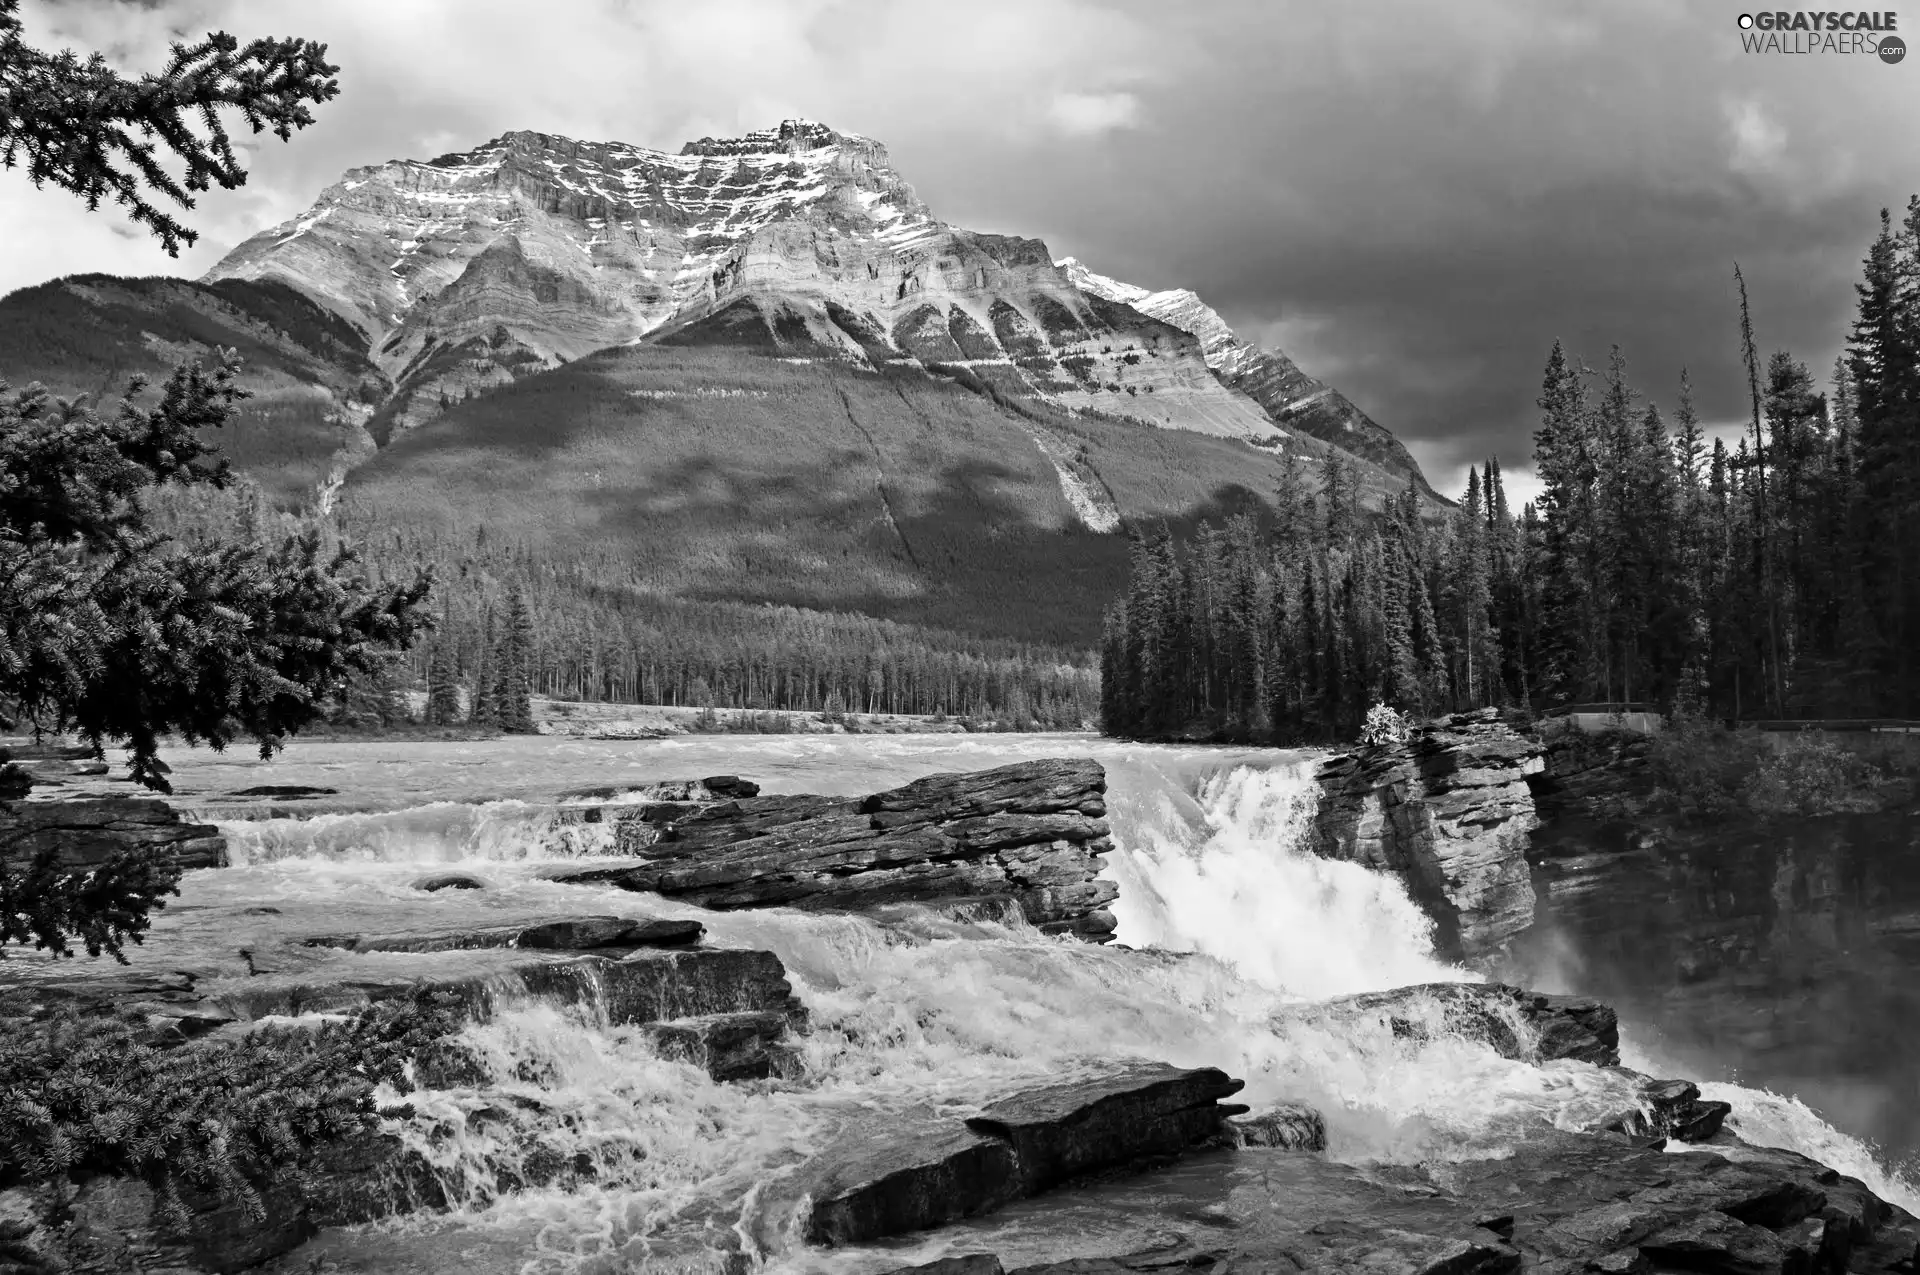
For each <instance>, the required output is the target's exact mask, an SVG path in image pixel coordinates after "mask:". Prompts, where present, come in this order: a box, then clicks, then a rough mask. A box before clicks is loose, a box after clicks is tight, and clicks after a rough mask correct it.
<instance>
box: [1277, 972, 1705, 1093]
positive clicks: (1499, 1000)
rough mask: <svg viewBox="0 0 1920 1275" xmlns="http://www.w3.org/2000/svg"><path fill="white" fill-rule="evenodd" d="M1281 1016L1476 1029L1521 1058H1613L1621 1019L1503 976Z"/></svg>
mask: <svg viewBox="0 0 1920 1275" xmlns="http://www.w3.org/2000/svg"><path fill="white" fill-rule="evenodd" d="M1284 1017H1286V1018H1288V1019H1290V1020H1301V1021H1346V1022H1353V1021H1355V1020H1359V1019H1363V1018H1371V1019H1374V1020H1376V1021H1384V1022H1386V1023H1387V1024H1388V1025H1389V1027H1390V1028H1391V1029H1392V1031H1393V1033H1394V1034H1395V1035H1396V1036H1407V1037H1413V1038H1422V1037H1425V1036H1427V1035H1430V1034H1432V1033H1435V1032H1447V1033H1451V1034H1457V1035H1464V1036H1470V1037H1477V1038H1478V1039H1480V1040H1483V1041H1485V1042H1486V1043H1487V1044H1488V1045H1490V1046H1492V1047H1493V1049H1494V1050H1496V1051H1497V1052H1499V1053H1500V1054H1501V1055H1502V1056H1503V1057H1507V1058H1512V1059H1515V1060H1517V1061H1521V1062H1549V1061H1552V1060H1554V1059H1560V1058H1567V1059H1573V1060H1575V1061H1578V1062H1588V1063H1593V1064H1595V1065H1597V1066H1617V1065H1619V1062H1620V1024H1619V1019H1618V1017H1617V1016H1616V1015H1615V1014H1614V1012H1613V1009H1612V1008H1611V1007H1610V1006H1607V1005H1604V1004H1602V1003H1600V1002H1599V1001H1596V1000H1592V999H1590V998H1588V997H1584V996H1549V995H1547V994H1546V993H1544V992H1530V991H1526V990H1524V989H1522V988H1518V987H1509V986H1508V985H1506V984H1504V983H1420V984H1416V985H1414V986H1412V987H1400V988H1395V989H1393V990H1392V991H1385V992H1364V993H1361V994H1360V995H1357V996H1342V997H1337V998H1335V999H1333V1000H1329V1001H1323V1002H1320V1003H1319V1004H1315V1005H1305V1006H1300V1007H1298V1008H1297V1009H1291V1010H1288V1011H1286V1013H1285V1015H1284ZM1696 1092H1697V1091H1696Z"/></svg>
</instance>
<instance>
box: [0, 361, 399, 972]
mask: <svg viewBox="0 0 1920 1275" xmlns="http://www.w3.org/2000/svg"><path fill="white" fill-rule="evenodd" d="M236 368H237V363H236V362H235V360H234V359H233V358H232V357H231V356H224V355H223V356H222V358H221V361H220V363H219V364H218V366H217V367H216V368H215V369H214V370H213V371H212V372H211V373H209V372H206V371H203V370H202V369H201V368H200V367H199V366H198V365H197V364H188V365H186V366H184V367H181V368H179V369H178V370H176V371H175V372H174V374H173V376H172V377H171V378H170V379H169V381H168V383H167V385H166V387H165V391H164V392H163V393H162V395H161V397H160V402H159V403H158V405H156V406H155V407H154V408H152V409H150V410H142V409H140V408H137V407H135V406H133V405H132V404H131V403H130V402H128V403H123V404H122V405H121V408H120V411H119V413H118V415H117V416H114V417H112V418H102V417H101V416H99V415H97V414H96V413H94V412H93V411H92V410H91V409H90V408H88V407H87V406H86V405H85V404H83V403H71V402H66V401H63V400H55V399H52V398H50V397H49V396H48V395H47V394H46V392H45V391H44V390H41V389H39V388H37V387H36V388H31V389H28V390H24V391H19V392H10V391H9V390H8V389H7V387H6V386H5V384H4V383H0V725H4V726H6V727H9V728H11V727H15V726H18V725H20V724H22V723H25V724H28V725H31V726H32V728H33V729H35V730H36V731H56V732H73V733H76V734H78V735H80V736H81V737H83V738H84V739H86V741H87V742H88V743H89V744H91V745H92V746H93V749H94V752H95V755H96V756H104V755H105V745H106V744H107V743H108V742H109V741H112V742H115V743H121V742H124V744H125V745H126V747H127V750H128V753H129V762H130V771H131V775H132V778H134V779H135V780H137V781H139V782H140V783H142V784H144V785H146V786H147V787H149V788H154V789H158V790H160V791H162V792H166V791H170V787H169V785H168V783H167V780H166V774H167V766H166V763H164V762H163V761H161V760H160V757H159V749H160V741H161V738H162V737H163V736H167V735H174V736H178V737H179V738H181V739H183V740H184V741H186V742H187V743H189V744H199V743H205V744H207V745H209V746H211V747H213V748H215V749H222V748H225V747H226V746H227V745H228V744H229V743H231V742H233V741H234V740H235V739H237V738H239V737H241V736H243V735H244V736H250V737H251V738H253V739H254V740H256V741H257V742H258V743H259V746H260V753H261V756H262V757H263V758H264V757H270V756H272V754H273V752H274V751H275V750H276V749H278V748H279V747H280V746H281V745H282V744H283V743H284V741H285V738H286V736H287V735H289V734H292V733H293V732H295V731H297V730H299V729H300V727H302V726H304V725H306V724H308V723H310V722H312V721H313V720H314V719H315V718H317V717H319V716H320V715H321V714H322V713H323V712H324V711H325V709H326V707H327V705H328V703H329V701H330V699H331V698H332V697H333V696H335V695H337V694H338V693H339V691H340V690H341V688H342V686H343V685H344V684H345V682H346V680H347V679H348V678H349V677H350V676H351V675H353V674H355V673H369V672H372V671H373V670H375V669H377V668H379V667H380V666H381V665H382V663H383V661H384V660H385V659H387V658H388V656H389V653H390V652H392V651H393V650H396V649H404V648H406V647H408V646H410V645H411V644H412V642H413V641H414V638H415V636H416V635H417V634H418V633H419V632H420V631H421V630H423V629H424V628H426V627H428V626H429V625H430V624H431V618H430V616H429V615H428V613H427V611H426V606H425V604H426V598H427V594H428V591H429V589H430V587H431V576H430V574H429V573H427V572H424V571H422V572H421V573H419V574H418V575H417V576H416V577H415V578H414V579H413V580H412V581H411V582H410V583H407V584H403V585H393V584H377V583H375V582H373V581H372V580H371V579H370V578H369V576H368V574H367V572H366V570H365V569H364V567H363V565H362V563H361V561H360V558H359V556H358V555H357V554H356V553H355V551H354V550H352V549H351V548H348V547H347V546H345V545H339V546H337V547H335V548H334V549H333V550H332V551H331V552H329V551H328V550H326V549H325V548H324V547H323V546H322V544H321V539H320V536H319V534H318V533H308V534H306V535H302V536H293V537H289V538H288V539H287V540H285V541H284V542H283V543H282V544H281V545H280V546H279V547H277V548H269V547H267V546H265V545H261V544H259V543H257V542H240V543H223V542H220V541H216V540H213V539H210V538H205V537H197V538H195V539H194V540H192V541H189V542H180V541H176V540H172V539H170V538H168V537H166V536H162V535H159V534H157V533H155V532H153V531H151V530H150V529H149V527H148V521H147V512H146V506H145V504H144V499H143V498H144V497H146V496H147V495H148V493H150V492H151V491H152V490H154V489H156V488H158V487H160V486H161V485H163V484H168V483H173V484H181V485H186V486H209V487H221V486H224V485H225V484H226V483H227V481H228V470H227V467H226V465H225V463H224V462H217V461H215V460H213V459H212V456H213V452H212V448H211V447H210V446H208V445H207V444H205V443H204V442H203V441H202V439H201V437H200V432H201V431H202V430H203V429H206V428H209V427H213V426H218V425H219V424H220V423H221V422H223V421H224V420H225V419H226V418H227V415H228V413H229V412H230V411H231V410H232V407H233V404H234V403H235V402H237V401H239V400H240V399H242V398H244V397H245V391H243V390H241V389H240V388H239V386H238V385H237V384H235V381H234V374H235V370H236ZM135 388H136V390H137V388H138V386H137V385H136V387H135ZM177 878H178V871H177V870H176V869H174V868H172V867H171V866H170V865H167V864H163V863H157V862H152V861H149V860H148V859H146V858H145V857H144V856H140V855H133V856H130V857H128V856H123V857H122V858H119V859H116V860H115V861H113V862H112V863H109V864H107V865H104V866H102V867H101V868H98V869H96V870H94V871H93V872H91V873H88V874H85V875H84V876H69V875H66V874H62V873H60V872H58V871H56V870H55V869H54V867H53V866H52V861H51V860H44V861H43V860H35V861H33V862H31V863H28V864H26V865H24V866H22V865H16V866H14V867H11V868H10V867H8V866H6V865H5V864H4V863H0V942H6V941H15V940H17V941H28V940H31V941H32V942H34V943H35V945H36V946H39V947H44V948H49V949H51V950H52V951H54V952H55V953H57V954H61V955H65V954H68V952H69V947H68V941H67V940H68V937H69V936H77V937H79V938H80V939H81V940H82V941H83V942H84V943H85V945H86V947H87V950H88V952H89V953H90V954H92V955H96V956H97V955H99V954H100V953H101V952H103V951H105V952H109V953H112V954H113V955H114V956H115V957H120V956H121V951H120V943H121V941H122V940H123V939H131V940H133V941H134V942H136V943H137V942H139V941H140V936H141V933H142V932H143V931H144V930H145V928H146V924H147V921H146V917H147V912H148V911H149V909H151V908H152V907H154V906H157V905H158V903H159V899H160V896H161V895H162V894H166V893H173V892H174V883H175V881H176V880H177Z"/></svg>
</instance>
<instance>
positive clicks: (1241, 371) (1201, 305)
mask: <svg viewBox="0 0 1920 1275" xmlns="http://www.w3.org/2000/svg"><path fill="white" fill-rule="evenodd" d="M1055 264H1056V265H1057V266H1058V267H1059V268H1060V270H1061V271H1062V272H1063V273H1064V274H1065V275H1066V276H1067V278H1069V279H1071V280H1072V281H1073V283H1074V284H1075V286H1077V287H1078V288H1080V290H1081V291H1083V292H1089V293H1092V294H1093V295H1095V296H1100V297H1105V298H1106V299H1107V300H1109V301H1114V302H1117V303H1119V304H1121V305H1126V306H1130V307H1132V308H1133V309H1135V310H1138V311H1139V312H1140V313H1142V314H1145V315H1148V316H1150V317H1152V318H1155V319H1159V320H1160V321H1161V322H1163V323H1168V324H1171V325H1172V326H1174V327H1176V328H1179V329H1180V330H1181V331H1182V332H1186V333H1190V334H1191V335H1192V336H1193V337H1194V338H1195V339H1197V340H1198V341H1199V342H1200V348H1201V351H1202V354H1203V356H1204V357H1205V359H1206V361H1207V366H1208V367H1210V368H1212V369H1213V371H1214V375H1216V376H1218V377H1219V378H1220V381H1221V383H1222V384H1223V385H1225V386H1226V387H1227V388H1229V389H1231V390H1234V391H1237V392H1238V393H1241V394H1245V395H1246V396H1247V397H1248V398H1250V399H1252V400H1253V401H1254V402H1256V403H1258V404H1259V405H1260V406H1261V407H1262V408H1264V409H1265V410H1266V413H1267V415H1268V417H1269V418H1271V419H1272V420H1273V422H1274V423H1275V424H1276V425H1279V426H1281V427H1283V428H1285V429H1287V430H1289V431H1292V432H1294V433H1300V434H1306V435H1308V436H1309V437H1312V438H1317V439H1319V440H1320V441H1321V442H1323V443H1327V444H1329V445H1331V446H1333V447H1337V448H1339V449H1340V450H1341V451H1344V452H1347V453H1349V454H1351V455H1354V456H1360V457H1363V458H1365V459H1367V460H1370V461H1372V462H1373V463H1374V464H1376V465H1379V466H1380V467H1381V468H1382V469H1385V470H1388V471H1389V472H1391V473H1395V474H1398V475H1400V476H1401V477H1402V478H1408V479H1411V480H1413V481H1414V482H1416V483H1418V484H1419V486H1420V489H1421V490H1422V491H1425V492H1427V493H1428V494H1432V493H1433V489H1432V488H1431V487H1429V486H1428V485H1427V478H1426V475H1425V474H1423V473H1421V472H1420V465H1419V463H1418V462H1417V461H1415V460H1414V459H1413V455H1412V453H1410V452H1408V451H1407V448H1406V445H1405V444H1403V443H1402V442H1401V441H1400V440H1399V439H1397V438H1395V437H1394V436H1393V434H1392V433H1391V432H1390V431H1388V430H1387V429H1386V427H1385V426H1382V425H1380V424H1378V423H1377V422H1375V421H1374V420H1373V419H1372V418H1371V417H1369V416H1368V415H1367V414H1366V413H1365V412H1363V411H1361V410H1360V409H1359V408H1358V407H1355V406H1354V405H1353V403H1352V401H1351V400H1349V399H1348V398H1347V396H1346V395H1344V394H1342V393H1341V392H1340V391H1339V390H1336V389H1334V388H1333V387H1332V386H1331V385H1327V384H1325V383H1324V382H1321V381H1317V380H1315V379H1314V378H1313V377H1311V376H1308V375H1307V374H1306V373H1305V372H1303V371H1301V370H1300V368H1299V365H1298V364H1296V363H1295V362H1294V361H1293V360H1292V359H1290V358H1288V357H1287V356H1286V355H1285V354H1282V353H1281V352H1280V351H1278V350H1268V349H1262V348H1261V347H1259V346H1256V345H1253V344H1252V343H1250V342H1247V341H1243V340H1241V339H1240V337H1239V335H1238V334H1237V333H1235V332H1234V330H1233V329H1232V328H1231V327H1229V326H1228V325H1227V321H1226V320H1225V319H1223V318H1221V317H1220V315H1219V313H1218V312H1217V311H1216V310H1214V309H1213V307H1211V306H1209V305H1208V304H1207V303H1206V302H1204V301H1202V300H1201V299H1200V298H1199V296H1198V295H1196V294H1195V293H1193V292H1192V291H1190V290H1189V289H1186V288H1169V289H1167V290H1165V291H1161V292H1153V291H1150V290H1149V289H1146V288H1142V287H1139V286H1137V285H1135V284H1131V283H1122V282H1121V281H1119V280H1118V279H1110V278H1108V277H1107V276H1106V275H1102V274H1095V273H1094V272H1093V271H1092V270H1089V269H1088V268H1087V267H1086V266H1084V265H1082V264H1081V263H1080V262H1079V261H1077V260H1075V259H1074V258H1072V257H1067V258H1065V259H1063V260H1061V261H1058V262H1056V263H1055Z"/></svg>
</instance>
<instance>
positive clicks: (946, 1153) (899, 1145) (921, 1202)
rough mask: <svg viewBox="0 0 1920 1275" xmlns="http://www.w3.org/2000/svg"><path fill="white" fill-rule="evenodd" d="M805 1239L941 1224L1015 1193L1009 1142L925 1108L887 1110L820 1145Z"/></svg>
mask: <svg viewBox="0 0 1920 1275" xmlns="http://www.w3.org/2000/svg"><path fill="white" fill-rule="evenodd" d="M821 1160H822V1161H823V1163H824V1171H823V1172H822V1173H820V1174H819V1176H818V1177H817V1178H815V1179H814V1181H813V1186H812V1190H811V1192H810V1194H811V1195H812V1197H813V1207H812V1210H811V1211H810V1213H809V1214H808V1218H807V1239H808V1240H809V1241H810V1242H812V1243H814V1244H855V1243H859V1242H861V1241H864V1240H871V1239H879V1238H881V1237H883V1236H888V1235H902V1234H905V1233H906V1232H909V1231H917V1230H922V1229H924V1228H926V1227H930V1226H938V1225H940V1224H941V1223H943V1222H951V1221H955V1220H957V1219H959V1218H963V1217H969V1216H971V1215H973V1214H975V1213H980V1212H984V1211H986V1210H988V1209H991V1208H997V1207H998V1206H999V1205H1001V1204H1004V1203H1006V1202H1007V1201H1008V1200H1010V1199H1013V1198H1014V1195H1013V1192H1012V1190H1011V1186H1012V1184H1013V1182H1014V1181H1015V1180H1016V1176H1015V1175H1016V1174H1017V1172H1018V1166H1017V1165H1016V1163H1015V1161H1014V1158H1013V1148H1012V1146H1010V1145H1009V1144H1008V1143H1006V1142H1005V1141H1003V1140H1002V1139H999V1138H996V1137H993V1136H992V1135H991V1134H986V1133H981V1132H978V1131H977V1130H974V1129H970V1128H968V1127H967V1126H966V1125H965V1124H962V1123H961V1122H959V1121H957V1120H948V1119H944V1118H941V1117H938V1116H935V1115H932V1114H931V1113H929V1112H920V1113H917V1114H915V1115H911V1116H907V1117H904V1118H903V1117H897V1116H889V1117H886V1118H885V1119H884V1120H877V1121H876V1122H875V1127H874V1128H872V1129H869V1130H860V1131H856V1132H854V1133H852V1134H850V1135H848V1136H845V1137H842V1138H841V1139H840V1140H839V1141H838V1142H836V1143H835V1144H834V1145H833V1146H832V1147H830V1148H828V1150H827V1151H826V1152H825V1153H823V1155H822V1156H821Z"/></svg>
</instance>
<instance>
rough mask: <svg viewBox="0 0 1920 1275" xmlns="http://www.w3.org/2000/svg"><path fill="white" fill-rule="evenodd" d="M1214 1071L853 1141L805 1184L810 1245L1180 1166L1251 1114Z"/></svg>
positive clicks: (1119, 1078) (1145, 1066) (857, 1135)
mask: <svg viewBox="0 0 1920 1275" xmlns="http://www.w3.org/2000/svg"><path fill="white" fill-rule="evenodd" d="M1240 1086H1241V1082H1240V1081H1237V1080H1232V1079H1230V1078H1228V1076H1227V1075H1226V1073H1224V1072H1221V1071H1217V1070H1215V1069H1213V1068H1210V1067H1203V1068H1199V1069H1196V1070H1186V1069H1182V1068H1178V1067H1170V1066H1167V1065H1165V1064H1161V1063H1134V1064H1129V1065H1125V1066H1120V1067H1117V1068H1115V1069H1113V1070H1112V1071H1110V1072H1108V1073H1106V1074H1104V1075H1101V1076H1098V1077H1094V1078H1091V1079H1087V1080H1082V1081H1075V1082H1069V1083H1065V1084H1059V1085H1049V1086H1046V1087H1044V1088H1039V1089H1032V1090H1028V1091H1025V1092H1022V1093H1018V1094H1014V1095H1012V1096H1010V1097H1007V1098H1004V1099H1001V1100H1000V1101H998V1102H995V1103H992V1104H990V1105H988V1106H987V1107H986V1108H984V1109H983V1110H982V1111H981V1112H980V1113H979V1114H978V1115H976V1116H973V1117H970V1118H968V1119H966V1120H964V1121H962V1120H957V1119H954V1118H952V1117H950V1116H944V1115H941V1114H938V1113H936V1112H934V1111H932V1110H930V1109H924V1108H923V1109H920V1110H917V1111H914V1112H911V1113H908V1114H907V1115H904V1116H902V1115H900V1114H897V1113H893V1114H886V1115H876V1116H875V1117H874V1118H873V1119H872V1120H871V1121H870V1122H868V1123H867V1124H865V1125H864V1126H860V1127H856V1128H854V1129H852V1130H850V1131H848V1132H847V1133H846V1134H845V1135H843V1136H842V1137H841V1138H840V1139H839V1141H838V1142H836V1143H835V1144H834V1145H833V1146H831V1147H829V1148H828V1149H827V1150H826V1151H825V1152H823V1153H822V1154H821V1155H820V1156H819V1157H818V1159H817V1160H816V1165H817V1167H816V1168H814V1169H813V1170H811V1171H810V1172H808V1173H807V1174H804V1175H803V1177H802V1181H801V1183H800V1186H801V1189H803V1190H805V1192H806V1194H807V1198H808V1200H809V1205H808V1209H809V1212H808V1215H807V1224H806V1234H807V1238H808V1239H809V1240H810V1241H812V1242H813V1243H816V1244H854V1243H861V1242H864V1241H867V1240H873V1239H879V1238H882V1237H884V1236H888V1235H899V1234H904V1233H906V1232H908V1231H913V1230H919V1229H922V1228H924V1227H929V1226H937V1225H940V1224H941V1223H943V1222H950V1221H954V1220H956V1219H958V1218H962V1217H971V1216H973V1215H975V1214H978V1213H984V1212H988V1211H990V1210H992V1209H996V1208H998V1207H1000V1206H1001V1205H1003V1204H1005V1203H1007V1202H1008V1201H1010V1200H1015V1199H1020V1198H1023V1197H1026V1196H1031V1195H1036V1194H1038V1193H1040V1192H1043V1191H1047V1190H1051V1189H1053V1188H1055V1187H1058V1186H1060V1185H1061V1184H1063V1183H1065V1182H1068V1181H1070V1180H1072V1179H1073V1178H1075V1177H1079V1176H1081V1175H1084V1174H1087V1173H1090V1172H1092V1171H1095V1170H1099V1169H1107V1168H1114V1167H1118V1166H1124V1165H1128V1164H1132V1163H1136V1162H1140V1161H1145V1160H1152V1159H1156V1158H1163V1157H1167V1156H1173V1155H1178V1154H1180V1153H1181V1152H1183V1151H1186V1150H1187V1149H1188V1148H1190V1147H1193V1146H1196V1145H1200V1144H1203V1143H1206V1142H1208V1141H1210V1140H1212V1139H1215V1138H1217V1137H1218V1136H1219V1134H1220V1131H1221V1129H1220V1126H1221V1121H1222V1120H1224V1119H1225V1118H1226V1117H1228V1116H1230V1115H1235V1114H1238V1113H1240V1112H1243V1111H1245V1108H1244V1107H1238V1106H1222V1105H1220V1103H1219V1101H1218V1100H1219V1099H1220V1098H1222V1097H1226V1096H1228V1095H1230V1094H1233V1093H1236V1092H1238V1090H1239V1089H1240Z"/></svg>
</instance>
